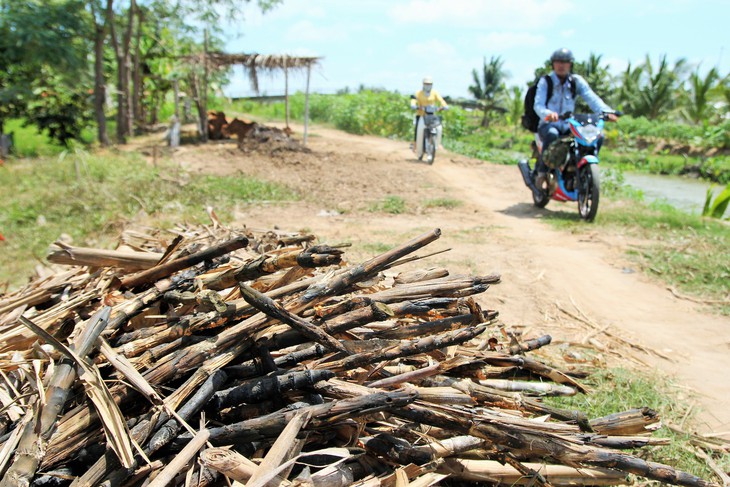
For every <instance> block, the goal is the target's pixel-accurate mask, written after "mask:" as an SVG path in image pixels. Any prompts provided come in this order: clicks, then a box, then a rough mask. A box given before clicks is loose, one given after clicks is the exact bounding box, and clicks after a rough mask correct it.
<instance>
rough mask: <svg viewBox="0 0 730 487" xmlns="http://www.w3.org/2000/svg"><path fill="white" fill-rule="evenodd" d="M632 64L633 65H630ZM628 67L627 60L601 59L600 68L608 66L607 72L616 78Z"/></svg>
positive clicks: (617, 58)
mask: <svg viewBox="0 0 730 487" xmlns="http://www.w3.org/2000/svg"><path fill="white" fill-rule="evenodd" d="M632 64H633V63H632ZM628 65H629V60H628V59H624V58H620V57H603V58H601V66H608V72H609V73H611V74H612V75H614V76H616V75H619V74H621V73H623V72H624V71H626V67H627V66H628Z"/></svg>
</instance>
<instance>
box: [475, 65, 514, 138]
mask: <svg viewBox="0 0 730 487" xmlns="http://www.w3.org/2000/svg"><path fill="white" fill-rule="evenodd" d="M503 65H504V61H503V60H502V59H501V58H500V57H499V56H496V57H494V56H492V57H491V59H490V60H489V63H487V58H486V57H485V58H484V65H483V66H482V73H481V78H480V77H479V72H478V71H477V70H476V69H474V70H472V76H473V78H474V84H473V85H471V86H469V93H471V94H472V95H473V96H474V98H476V100H477V103H478V104H479V105H481V107H482V110H484V118H483V119H482V127H488V126H489V113H490V112H492V111H495V110H499V111H504V108H502V106H501V105H500V104H499V97H500V95H501V94H502V93H504V91H505V86H504V80H505V78H506V77H507V73H505V71H504V69H503Z"/></svg>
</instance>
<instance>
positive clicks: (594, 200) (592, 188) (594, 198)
mask: <svg viewBox="0 0 730 487" xmlns="http://www.w3.org/2000/svg"><path fill="white" fill-rule="evenodd" d="M582 173H583V174H582V175H581V186H580V191H579V192H578V212H579V213H580V217H581V218H582V219H584V220H585V221H587V222H592V221H593V220H594V219H595V218H596V214H597V213H598V200H599V196H600V193H601V179H600V176H599V173H598V166H597V165H596V164H588V165H587V166H585V167H584V168H583V169H582Z"/></svg>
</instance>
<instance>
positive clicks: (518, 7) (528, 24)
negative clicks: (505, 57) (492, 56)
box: [388, 0, 573, 29]
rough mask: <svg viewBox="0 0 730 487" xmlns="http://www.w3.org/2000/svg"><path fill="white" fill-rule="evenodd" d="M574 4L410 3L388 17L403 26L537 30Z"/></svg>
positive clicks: (554, 0) (555, 0) (535, 0)
mask: <svg viewBox="0 0 730 487" xmlns="http://www.w3.org/2000/svg"><path fill="white" fill-rule="evenodd" d="M572 3H573V1H572V0H550V1H546V0H510V1H505V0H482V1H478V2H475V1H474V0H410V1H409V2H407V3H399V4H397V5H395V6H393V7H392V8H391V9H390V10H389V11H388V14H389V15H390V16H391V17H392V18H394V19H395V20H397V21H400V22H403V23H439V24H446V25H449V26H453V27H458V26H467V27H497V28H503V27H504V26H506V25H508V26H510V27H512V28H518V29H534V28H540V27H545V26H547V25H551V24H553V23H554V22H555V21H556V20H557V19H559V18H560V17H562V16H563V15H564V14H566V13H569V12H571V11H572V10H573V4H572Z"/></svg>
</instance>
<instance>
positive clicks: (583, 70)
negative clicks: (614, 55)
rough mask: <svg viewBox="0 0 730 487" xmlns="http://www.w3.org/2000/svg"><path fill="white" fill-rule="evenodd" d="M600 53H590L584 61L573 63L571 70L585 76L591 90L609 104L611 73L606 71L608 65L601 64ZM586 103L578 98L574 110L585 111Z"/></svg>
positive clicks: (611, 100)
mask: <svg viewBox="0 0 730 487" xmlns="http://www.w3.org/2000/svg"><path fill="white" fill-rule="evenodd" d="M601 58H602V56H601V55H600V54H594V53H590V55H589V56H588V59H587V60H586V61H580V62H577V63H575V64H574V66H573V72H575V73H576V74H579V75H581V76H583V78H585V80H586V81H587V82H588V86H590V87H591V88H592V89H593V91H595V92H596V93H598V95H599V96H600V97H601V98H603V99H604V100H607V102H608V104H609V105H610V104H611V103H612V102H613V99H612V98H613V97H611V96H610V95H611V83H612V79H611V74H610V73H609V71H608V65H606V66H601ZM587 110H588V105H587V104H586V103H585V101H584V100H583V99H582V98H579V99H578V102H577V108H576V111H579V112H581V111H587Z"/></svg>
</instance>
